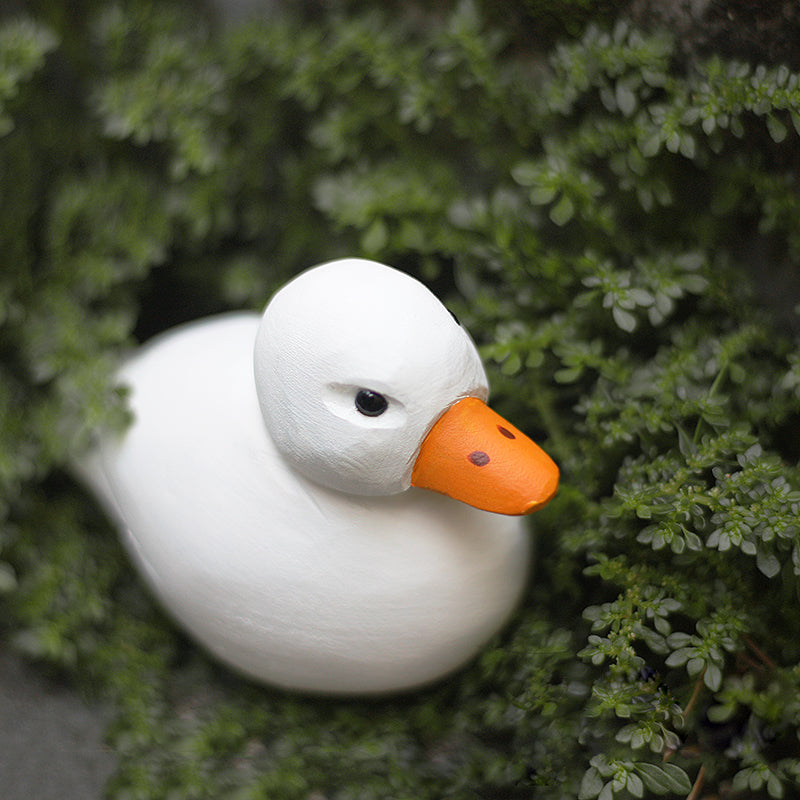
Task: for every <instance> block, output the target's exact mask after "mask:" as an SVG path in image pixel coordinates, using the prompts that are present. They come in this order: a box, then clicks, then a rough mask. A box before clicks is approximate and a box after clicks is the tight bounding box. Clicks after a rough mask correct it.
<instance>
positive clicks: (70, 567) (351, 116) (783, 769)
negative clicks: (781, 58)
mask: <svg viewBox="0 0 800 800" xmlns="http://www.w3.org/2000/svg"><path fill="white" fill-rule="evenodd" d="M578 5H579V4H578ZM40 6H41V7H40V8H39V12H38V13H33V14H28V15H27V16H23V15H7V16H6V17H5V18H3V19H2V20H1V22H2V25H0V181H2V185H3V191H2V192H1V193H0V207H2V214H0V253H2V259H3V268H2V270H1V271H0V519H2V527H0V590H1V591H2V593H3V598H2V610H3V627H2V631H3V635H4V636H6V637H8V639H9V640H10V641H12V642H13V643H14V645H15V646H16V647H18V648H19V649H21V650H22V651H23V652H26V653H28V654H29V655H30V656H31V657H33V658H36V659H38V660H40V661H44V662H47V663H49V664H51V665H54V666H55V667H56V668H59V669H62V670H66V671H68V672H69V673H70V674H71V675H72V676H73V677H74V679H75V680H76V681H78V682H79V684H80V685H81V686H82V687H83V688H84V691H87V692H96V693H97V694H99V695H101V696H103V697H106V698H109V699H110V700H111V702H113V703H114V705H115V707H116V708H117V716H116V721H115V723H114V724H113V725H112V728H111V730H110V731H109V737H110V742H111V743H112V745H113V746H114V747H115V749H117V750H118V752H120V754H121V766H120V769H119V771H118V773H117V774H116V776H115V777H114V778H113V780H112V782H111V784H110V785H109V789H108V792H109V796H110V797H113V798H119V800H123V799H125V798H159V799H161V798H170V797H180V798H206V797H208V798H231V800H233V799H234V798H236V799H237V800H238V799H243V798H267V797H270V798H272V797H280V798H288V799H291V798H298V799H299V798H303V799H304V800H311V798H314V800H318V799H319V798H331V800H333V799H334V798H335V800H345V799H346V798H359V800H366V798H381V800H384V799H385V798H415V799H416V800H422V799H424V798H436V800H439V799H440V798H444V797H452V798H495V797H498V798H499V797H502V798H513V797H521V798H522V797H537V798H575V797H580V798H582V799H584V800H591V799H592V798H595V797H597V798H600V799H601V800H611V798H625V797H630V796H633V797H643V796H648V797H649V796H653V795H663V796H669V797H687V796H691V797H692V798H698V797H701V796H703V794H704V793H706V794H708V795H713V794H715V793H716V794H718V795H722V796H725V797H730V798H745V797H748V798H750V797H790V796H792V795H793V794H794V793H796V792H797V791H798V788H799V787H800V758H798V756H797V753H798V750H800V740H799V739H798V737H799V736H800V699H798V698H800V640H798V637H797V630H798V629H800V610H799V609H800V603H798V600H799V599H800V525H799V524H798V513H799V511H800V474H799V473H798V466H797V465H798V457H800V417H799V416H798V414H799V413H800V347H798V337H797V330H798V327H799V326H798V325H797V322H796V315H795V314H794V312H793V311H792V308H793V306H794V305H795V304H796V303H797V302H798V300H799V299H800V298H799V297H798V296H794V298H792V297H791V286H792V283H791V281H790V282H789V283H788V284H787V285H786V286H784V285H781V286H780V287H779V289H778V291H777V292H773V293H774V294H777V295H779V296H780V297H781V299H782V300H783V301H784V302H782V303H781V304H777V305H776V304H773V305H771V306H770V305H765V304H764V302H763V298H764V296H765V293H764V291H763V289H764V288H765V284H766V283H768V282H769V281H772V280H773V279H774V277H775V276H777V275H789V276H790V277H791V276H793V275H796V274H797V267H798V263H799V262H800V200H798V193H797V186H798V168H799V167H800V146H799V145H800V113H799V112H798V109H800V76H798V74H797V73H794V72H792V71H791V70H790V69H789V67H787V66H785V65H782V64H779V63H774V64H769V65H757V64H751V63H746V62H742V61H731V60H729V59H726V58H723V57H721V56H719V55H715V54H714V53H711V54H709V55H704V56H703V57H702V58H698V59H696V60H691V61H688V62H687V60H686V59H685V58H683V57H679V56H680V51H679V50H678V48H677V45H676V42H675V41H674V40H673V39H671V37H670V36H669V35H668V34H667V33H664V32H661V31H659V30H655V31H650V32H643V31H641V30H639V29H637V28H636V27H634V26H632V25H631V24H628V23H625V22H624V21H617V22H616V23H615V24H613V25H611V27H607V26H606V27H601V26H595V25H592V24H589V25H588V26H583V25H581V30H582V32H581V33H580V35H578V36H574V37H573V38H571V39H562V40H561V43H560V44H557V45H554V46H553V47H549V48H547V49H546V50H542V49H537V48H536V47H529V48H526V47H522V46H521V45H520V41H519V37H518V36H516V37H515V36H513V35H512V34H513V33H516V32H512V31H508V30H504V29H503V27H502V21H501V20H498V19H496V18H494V19H493V20H492V22H491V23H488V22H486V21H485V19H484V18H483V14H482V12H481V11H480V9H479V8H478V7H477V6H476V5H474V4H472V3H469V2H462V3H459V4H454V5H452V6H448V7H447V9H446V10H445V11H438V12H436V13H433V12H429V13H427V14H425V15H423V16H420V15H419V14H403V13H401V12H400V11H397V10H395V11H391V12H386V13H379V12H376V11H374V10H370V9H369V8H367V9H366V10H361V11H358V12H355V13H347V14H344V13H342V14H339V13H336V12H335V11H332V12H330V13H325V14H319V13H314V14H312V15H311V16H310V17H308V18H306V19H303V18H301V17H300V16H299V15H295V14H293V13H292V12H291V11H289V10H284V11H279V12H277V13H276V14H274V15H273V16H272V17H271V18H270V20H269V21H268V22H265V23H263V24H248V25H244V26H233V27H230V28H228V29H225V30H223V31H219V30H212V29H210V28H207V27H206V26H205V25H204V23H202V22H201V21H199V20H198V18H197V15H196V14H194V13H189V12H187V11H186V10H185V9H183V8H182V6H180V5H176V4H171V3H166V2H147V0H141V1H140V2H127V3H116V4H109V5H107V4H103V3H94V4H86V5H85V6H81V7H80V8H79V9H77V10H76V11H75V12H74V14H72V15H71V16H70V15H68V14H66V13H65V12H63V11H59V10H58V9H53V8H51V7H50V4H47V3H42V4H40ZM604 9H605V6H604ZM604 13H605V11H604ZM347 254H359V255H363V256H367V257H372V258H376V259H378V260H383V261H385V262H387V263H391V264H394V265H396V266H399V267H401V268H404V269H406V270H408V271H409V272H412V273H413V274H416V275H418V276H419V277H421V278H422V279H423V280H425V281H426V282H427V283H428V284H429V285H431V286H432V288H434V289H435V290H436V291H437V292H438V293H439V294H440V295H444V296H446V297H447V299H448V302H449V304H450V305H451V306H452V307H453V309H454V310H455V311H456V313H457V314H458V316H459V318H460V319H461V320H462V322H463V323H464V324H465V325H466V327H468V328H469V330H470V331H471V332H472V333H473V335H474V336H475V338H476V340H477V341H478V343H479V344H480V346H481V348H482V353H483V355H484V358H485V360H486V363H487V366H488V368H489V370H490V378H491V380H492V385H493V395H494V398H495V399H494V403H495V405H496V406H497V407H498V408H499V410H501V411H502V412H504V413H507V414H508V415H510V416H511V417H512V418H513V419H514V420H515V421H518V424H519V425H520V427H523V428H525V429H526V430H527V431H528V432H530V433H531V434H532V435H533V436H534V437H535V438H537V439H538V440H539V441H540V442H542V443H543V445H544V446H545V448H546V449H547V450H548V452H550V453H552V454H553V456H554V457H555V458H556V459H557V461H558V462H559V464H560V466H561V468H562V475H563V481H562V487H561V489H560V491H559V495H558V496H557V498H556V499H555V500H554V501H553V502H552V503H551V504H550V506H548V508H547V509H545V510H544V511H542V512H540V513H538V514H537V515H536V516H535V517H534V518H533V519H532V527H533V528H534V529H535V532H536V536H537V543H538V554H537V561H536V570H535V580H534V581H533V582H532V584H531V587H530V590H529V592H528V595H527V597H526V599H525V602H524V604H523V606H522V607H521V608H520V610H519V613H518V614H517V616H516V618H515V619H514V621H513V623H512V624H511V625H510V626H509V628H508V629H507V630H506V631H504V632H503V633H502V634H501V635H499V636H498V637H497V638H496V639H495V640H494V641H493V642H492V644H491V645H490V646H489V647H488V648H487V649H486V651H485V652H484V653H483V654H482V656H481V657H480V658H479V659H478V660H477V661H476V663H474V664H473V665H471V666H470V667H469V668H467V669H466V670H464V671H462V672H461V673H459V674H458V675H456V676H454V677H453V678H452V679H450V680H448V681H445V682H443V683H442V684H439V685H437V686H435V687H431V688H430V689H427V690H425V691H422V692H419V693H417V694H415V695H413V696H411V697H402V698H390V699H383V700H379V701H364V700H357V701H356V700H354V701H342V700H336V701H333V700H319V699H313V698H305V697H299V696H292V695H286V694H281V693H278V692H274V691H272V690H269V689H265V688H263V687H259V686H255V685H252V684H248V683H246V682H244V681H242V680H240V679H239V678H237V677H236V676H234V675H232V674H230V673H228V672H227V671H225V670H223V669H221V668H220V667H218V666H216V665H215V664H213V663H211V662H209V661H208V660H207V659H206V657H205V656H204V655H203V654H202V653H201V652H198V651H197V650H196V649H195V648H194V647H193V645H192V644H191V643H189V642H187V641H185V640H184V639H183V637H182V636H181V634H180V633H179V632H177V631H176V630H175V629H174V628H173V627H172V625H171V624H170V623H169V621H168V620H166V619H165V618H164V617H163V616H162V615H161V613H160V611H159V610H158V609H157V608H156V607H155V606H154V604H153V603H152V601H151V600H150V598H149V597H148V595H147V594H146V592H145V591H144V590H143V589H142V588H141V586H140V584H139V583H138V581H137V579H136V577H135V576H134V575H133V574H132V571H131V569H130V567H129V566H128V564H127V561H126V560H125V558H124V556H123V554H122V553H121V551H120V547H119V545H118V544H117V541H116V538H115V536H114V534H113V532H112V531H111V529H110V527H109V525H108V523H107V522H106V521H105V520H104V519H103V518H102V516H101V515H100V514H99V512H98V510H97V509H96V507H95V506H94V504H93V503H92V502H91V501H90V499H89V498H88V497H86V496H85V495H83V494H82V493H81V492H80V490H79V489H78V488H77V487H76V486H75V484H74V483H73V482H72V480H71V479H70V478H69V477H68V474H67V473H66V471H65V469H64V466H65V463H66V461H67V459H68V457H69V454H70V453H73V452H75V451H76V450H77V449H79V448H81V447H85V446H86V444H87V443H88V442H89V441H90V438H91V435H92V431H94V430H96V429H97V428H98V426H106V425H110V426H119V427H121V426H124V424H125V422H126V412H125V401H124V393H121V392H119V391H118V390H116V389H114V388H112V387H110V386H109V380H108V378H109V375H110V372H111V369H112V368H113V364H114V363H115V362H116V360H117V359H118V357H119V356H120V354H121V353H122V352H124V351H125V350H126V349H127V348H129V347H130V346H132V345H133V344H134V343H136V342H137V341H141V340H143V339H145V338H147V337H148V336H150V335H152V334H153V333H155V332H157V331H159V330H162V329H164V328H167V327H169V326H170V325H172V324H174V323H176V322H179V321H182V320H185V319H191V318H194V317H197V316H201V315H203V314H205V313H209V312H213V311H219V310H223V309H227V308H234V307H236V308H239V307H252V308H258V307H260V306H261V305H263V303H264V302H265V301H266V299H267V298H268V296H269V294H270V292H271V291H272V290H273V289H274V288H275V287H277V286H278V285H280V284H281V283H282V282H283V281H284V280H285V279H286V278H287V277H288V276H290V275H291V274H293V273H294V272H296V271H297V270H299V269H302V268H305V267H306V266H308V265H311V264H314V263H318V262H320V261H323V260H328V259H331V258H335V257H338V256H341V255H347ZM754 276H755V277H754Z"/></svg>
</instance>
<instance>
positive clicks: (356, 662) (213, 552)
mask: <svg viewBox="0 0 800 800" xmlns="http://www.w3.org/2000/svg"><path fill="white" fill-rule="evenodd" d="M257 327H258V317H257V316H256V315H252V314H236V315H225V316H222V317H217V318H212V319H211V320H208V321H205V322H201V323H195V324H193V325H190V326H186V327H184V328H180V329H177V330H176V331H174V332H171V333H169V334H167V335H165V336H164V337H162V338H161V339H159V340H157V341H156V342H154V343H153V344H152V345H150V346H148V347H146V348H144V349H143V351H142V352H141V353H140V354H139V355H137V356H136V357H135V358H133V359H132V360H130V361H129V362H128V363H127V364H126V365H125V367H124V368H123V369H122V370H121V372H120V380H121V381H122V382H123V383H126V384H128V385H129V386H130V388H131V408H132V411H133V414H134V423H133V425H132V426H131V428H130V429H129V430H128V431H127V432H126V433H125V434H124V435H123V436H122V437H121V438H120V439H118V440H108V441H105V442H103V443H102V445H101V446H100V447H99V448H98V449H97V451H96V452H94V453H93V454H92V455H91V456H90V458H89V459H87V461H86V462H84V464H83V465H82V467H81V471H82V473H83V475H84V477H85V478H86V480H87V482H89V483H90V485H92V487H93V488H94V489H95V491H96V492H97V493H98V494H99V495H100V496H101V497H103V498H104V500H105V502H106V505H107V506H108V508H109V510H110V511H111V512H112V513H113V514H114V515H115V516H116V517H117V518H118V520H119V523H120V526H121V528H122V531H123V538H124V541H125V543H126V546H127V547H128V549H129V550H130V551H131V553H132V555H133V556H134V558H135V560H136V562H137V563H138V565H139V567H140V569H141V571H142V572H143V574H144V575H145V577H146V578H147V580H148V582H149V583H150V585H151V586H152V588H153V589H154V591H155V592H156V594H157V595H158V596H159V598H160V599H161V601H162V602H163V603H164V605H165V606H166V608H167V609H168V610H169V611H170V612H171V613H172V614H173V615H174V616H175V617H176V618H177V619H178V620H179V621H180V622H181V623H182V624H183V625H184V626H185V627H186V628H187V629H188V630H189V631H190V632H191V633H192V634H193V635H194V636H195V637H196V638H197V639H198V640H200V641H201V642H202V643H204V644H205V645H206V646H207V647H208V648H209V649H210V650H211V651H212V652H214V653H215V654H216V655H217V656H218V657H219V658H221V659H223V660H224V661H226V662H228V663H229V664H231V665H233V666H234V667H236V668H238V669H240V670H242V671H244V672H246V673H248V674H250V675H253V676H255V677H257V678H259V679H262V680H265V681H268V682H271V683H275V684H278V685H282V686H287V687H291V688H299V689H308V690H318V691H333V692H380V691H390V690H395V689H403V688H408V687H411V686H415V685H418V684H421V683H425V682H427V681H430V680H434V679H435V678H438V677H440V676H441V675H442V674H444V673H446V672H448V671H450V670H452V669H454V668H456V667H457V666H459V665H460V664H461V663H462V662H463V661H464V660H465V659H467V658H469V657H470V656H471V655H473V654H474V653H475V652H476V651H477V650H478V648H479V647H480V646H481V645H482V644H483V643H484V642H485V640H486V639H487V638H488V637H489V636H490V635H491V634H492V633H493V632H494V631H495V630H496V629H497V628H498V627H499V626H500V625H501V624H502V623H503V622H504V621H505V619H506V618H507V616H508V614H509V613H510V611H511V610H512V608H513V607H514V604H515V603H516V602H517V600H518V598H519V595H520V593H521V591H522V587H523V585H524V580H525V575H526V572H527V565H528V541H527V537H526V534H525V531H524V530H523V528H522V524H521V522H520V520H518V519H517V518H509V517H503V516H499V515H495V514H488V513H486V512H483V511H478V510H476V509H474V508H471V507H469V506H466V505H464V504H461V503H458V502H456V501H452V500H449V499H447V498H444V497H442V496H439V495H435V494H433V493H431V492H427V491H424V490H416V489H410V490H409V491H407V492H404V493H402V494H400V495H394V496H391V497H384V498H376V497H357V496H348V495H342V494H339V493H336V492H333V491H330V490H327V489H324V488H322V487H319V486H317V485H316V484H313V483H311V482H309V481H307V480H306V479H304V478H303V477H302V476H299V475H297V474H296V473H294V472H293V471H292V470H291V469H289V468H287V467H286V466H285V464H284V462H283V460H282V458H281V456H280V455H279V454H278V453H277V452H276V450H275V448H274V445H273V444H272V442H271V440H270V439H269V436H268V435H267V433H266V429H265V426H264V423H263V420H262V418H261V414H260V409H259V406H258V400H257V397H256V392H255V386H254V378H253V365H252V358H253V356H252V352H253V341H254V338H255V334H256V329H257Z"/></svg>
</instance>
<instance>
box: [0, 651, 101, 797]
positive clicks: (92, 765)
mask: <svg viewBox="0 0 800 800" xmlns="http://www.w3.org/2000/svg"><path fill="white" fill-rule="evenodd" d="M106 722H107V718H106V716H105V714H104V713H103V710H102V709H100V708H97V707H92V706H91V705H89V704H88V703H87V702H86V701H85V700H84V699H83V698H82V697H81V696H79V695H78V694H76V693H75V692H73V691H72V690H70V689H69V688H68V687H65V686H62V685H60V684H59V683H57V682H54V681H51V680H49V679H48V678H47V677H45V676H44V675H43V674H41V673H40V672H39V671H38V670H37V669H36V668H35V667H34V666H31V665H30V664H28V663H26V662H25V661H23V660H22V659H20V658H19V657H18V656H16V655H14V654H13V653H10V652H9V651H8V649H7V648H6V647H4V646H3V643H2V642H0V798H2V800H100V798H101V797H102V796H103V786H104V785H105V783H106V780H107V779H108V777H109V776H110V775H111V773H112V771H113V769H114V764H115V758H114V754H113V752H112V751H111V750H110V749H109V748H108V747H106V746H105V745H104V743H103V731H104V729H105V726H106Z"/></svg>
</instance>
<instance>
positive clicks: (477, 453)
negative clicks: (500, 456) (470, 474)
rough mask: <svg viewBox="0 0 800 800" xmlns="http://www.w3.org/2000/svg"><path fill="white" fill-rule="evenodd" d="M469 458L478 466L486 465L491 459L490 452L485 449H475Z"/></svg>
mask: <svg viewBox="0 0 800 800" xmlns="http://www.w3.org/2000/svg"><path fill="white" fill-rule="evenodd" d="M467 458H468V459H469V460H470V461H471V462H472V463H473V464H474V465H475V466H476V467H485V466H486V465H487V464H488V463H489V461H490V458H489V455H488V453H484V452H483V450H473V451H472V452H471V453H470V454H469V455H468V456H467Z"/></svg>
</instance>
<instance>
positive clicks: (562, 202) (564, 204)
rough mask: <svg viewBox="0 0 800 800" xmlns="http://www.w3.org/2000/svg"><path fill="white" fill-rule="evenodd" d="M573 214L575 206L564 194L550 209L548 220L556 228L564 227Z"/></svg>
mask: <svg viewBox="0 0 800 800" xmlns="http://www.w3.org/2000/svg"><path fill="white" fill-rule="evenodd" d="M574 214H575V204H574V203H573V202H572V200H570V199H569V197H567V195H565V194H562V195H561V197H560V198H559V200H558V202H557V203H556V204H555V205H554V206H553V207H552V208H551V209H550V219H551V220H552V221H553V222H554V223H555V224H556V225H558V226H562V225H566V224H567V223H568V222H569V221H570V220H571V219H572V217H573V215H574Z"/></svg>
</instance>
